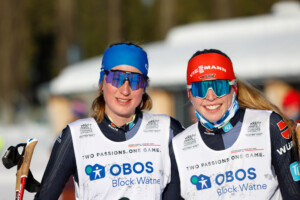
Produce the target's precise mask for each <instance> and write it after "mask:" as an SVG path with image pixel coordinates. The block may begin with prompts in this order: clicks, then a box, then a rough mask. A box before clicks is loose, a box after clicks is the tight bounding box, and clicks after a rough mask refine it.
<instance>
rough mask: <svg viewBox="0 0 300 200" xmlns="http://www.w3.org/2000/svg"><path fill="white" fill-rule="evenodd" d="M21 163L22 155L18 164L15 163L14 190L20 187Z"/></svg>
mask: <svg viewBox="0 0 300 200" xmlns="http://www.w3.org/2000/svg"><path fill="white" fill-rule="evenodd" d="M22 163H23V157H21V158H20V160H19V162H18V165H17V177H16V191H19V189H20V184H21V168H22Z"/></svg>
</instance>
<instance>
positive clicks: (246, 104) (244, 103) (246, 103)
mask: <svg viewBox="0 0 300 200" xmlns="http://www.w3.org/2000/svg"><path fill="white" fill-rule="evenodd" d="M237 85H238V96H237V100H238V103H239V107H240V108H251V109H260V110H272V111H274V112H276V113H277V114H279V115H280V116H281V117H282V118H283V120H284V122H285V123H286V124H287V126H288V128H289V130H290V133H291V135H292V139H293V144H294V148H295V150H296V151H295V152H296V154H297V155H296V158H297V159H299V152H300V148H299V146H298V144H299V143H300V140H299V139H300V128H298V130H297V131H296V130H295V127H296V123H295V122H294V121H293V120H290V119H288V118H287V117H286V116H285V115H284V114H283V113H282V112H281V110H280V109H279V108H278V107H277V106H275V105H274V104H272V103H271V102H270V101H269V100H267V98H266V97H265V96H264V95H263V93H262V92H260V91H259V90H258V89H256V88H254V87H253V86H251V85H250V84H248V83H246V82H242V81H240V80H238V81H237ZM297 136H298V137H297Z"/></svg>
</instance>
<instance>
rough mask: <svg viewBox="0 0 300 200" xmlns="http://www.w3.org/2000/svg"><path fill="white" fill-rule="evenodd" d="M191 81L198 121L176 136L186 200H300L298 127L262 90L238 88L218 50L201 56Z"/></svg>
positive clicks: (192, 63) (189, 73)
mask: <svg viewBox="0 0 300 200" xmlns="http://www.w3.org/2000/svg"><path fill="white" fill-rule="evenodd" d="M186 78H187V92H188V97H189V99H190V101H191V103H192V105H193V107H194V110H195V114H196V116H197V118H198V120H199V121H198V122H196V123H195V124H193V125H191V126H190V127H188V128H187V129H185V130H184V131H183V132H182V133H180V134H178V135H176V136H175V137H174V138H173V140H172V147H171V148H170V149H173V152H174V154H171V159H172V160H173V161H174V159H175V160H176V161H174V163H175V162H176V163H177V165H176V164H175V165H173V167H175V168H176V166H177V167H178V171H179V177H180V190H181V196H182V197H183V198H184V199H186V200H188V199H231V200H232V199H236V200H240V199H247V200H248V199H255V200H258V199H261V200H266V199H287V200H291V199H300V170H299V163H298V162H297V155H294V152H297V149H296V148H293V145H295V147H296V144H297V140H296V137H295V132H294V128H293V127H292V126H291V124H293V122H292V121H289V120H288V119H287V118H286V117H285V116H284V115H282V113H281V111H280V110H279V109H278V108H277V107H275V106H274V105H272V104H271V103H270V102H269V101H268V100H266V99H265V98H264V96H263V95H262V94H261V93H260V92H259V91H258V90H257V89H255V88H253V87H252V86H250V85H248V84H245V83H243V82H241V81H240V80H237V78H236V76H235V73H234V70H233V65H232V62H231V60H230V58H229V57H228V56H227V55H226V54H224V53H223V52H221V51H219V50H216V49H209V50H203V51H197V52H196V53H195V54H194V55H193V56H192V57H191V59H190V60H189V62H188V66H187V74H186ZM293 150H295V151H293Z"/></svg>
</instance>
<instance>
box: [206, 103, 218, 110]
mask: <svg viewBox="0 0 300 200" xmlns="http://www.w3.org/2000/svg"><path fill="white" fill-rule="evenodd" d="M220 106H221V105H220V104H218V105H213V106H205V108H207V109H208V110H215V109H218V108H219V107H220Z"/></svg>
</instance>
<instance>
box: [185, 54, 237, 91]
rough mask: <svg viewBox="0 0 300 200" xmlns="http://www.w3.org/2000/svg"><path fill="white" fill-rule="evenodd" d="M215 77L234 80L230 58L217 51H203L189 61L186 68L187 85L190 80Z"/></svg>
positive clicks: (204, 79)
mask: <svg viewBox="0 0 300 200" xmlns="http://www.w3.org/2000/svg"><path fill="white" fill-rule="evenodd" d="M215 79H227V80H229V81H232V80H235V75H234V72H233V67H232V63H231V61H230V59H228V58H227V57H225V56H223V55H221V54H218V53H204V54H200V55H197V56H195V57H194V58H192V59H191V60H190V61H189V63H188V68H187V84H188V85H190V84H191V83H192V82H197V81H206V80H215Z"/></svg>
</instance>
